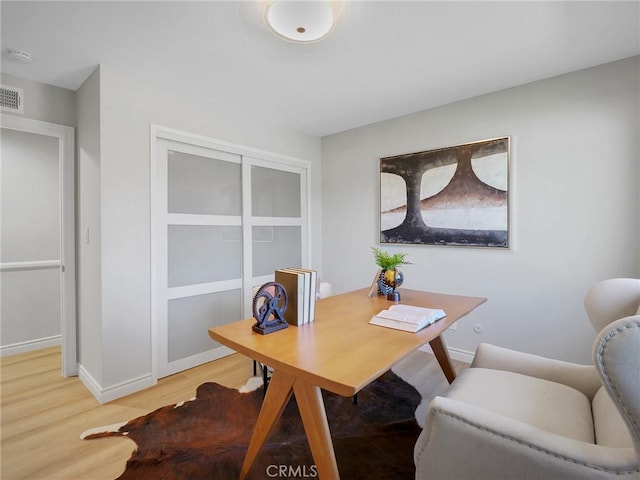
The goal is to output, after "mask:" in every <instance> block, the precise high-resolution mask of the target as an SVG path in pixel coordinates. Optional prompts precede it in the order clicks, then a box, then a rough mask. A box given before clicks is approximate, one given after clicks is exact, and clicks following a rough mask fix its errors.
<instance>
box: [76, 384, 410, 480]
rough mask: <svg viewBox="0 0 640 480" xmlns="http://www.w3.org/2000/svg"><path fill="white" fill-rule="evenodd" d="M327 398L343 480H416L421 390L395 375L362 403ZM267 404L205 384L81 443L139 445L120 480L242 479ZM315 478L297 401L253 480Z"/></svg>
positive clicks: (365, 393)
mask: <svg viewBox="0 0 640 480" xmlns="http://www.w3.org/2000/svg"><path fill="white" fill-rule="evenodd" d="M323 398H324V402H325V408H326V411H327V418H328V421H329V428H330V430H331V437H332V440H333V445H334V448H335V452H336V459H337V462H338V470H339V472H340V476H341V478H344V479H356V478H358V479H359V478H366V479H368V480H375V479H379V480H381V479H385V480H386V479H388V480H401V479H413V478H414V475H415V468H414V464H413V447H414V444H415V442H416V439H417V437H418V435H419V433H420V427H419V426H418V424H417V422H416V418H415V416H414V413H415V411H416V408H417V407H418V405H419V404H420V402H421V395H420V394H419V393H418V392H417V391H416V389H415V388H413V387H412V386H411V385H409V384H408V383H406V382H405V381H404V380H402V379H401V378H400V377H399V376H398V375H396V374H395V373H393V372H391V371H390V372H387V373H386V374H385V375H383V376H382V377H380V378H379V379H378V380H377V381H375V382H374V383H372V384H371V385H369V386H368V387H366V388H365V389H364V390H362V391H361V392H360V393H359V394H358V402H357V404H354V402H353V401H352V399H351V398H345V397H340V396H338V395H334V394H331V393H328V392H324V391H323ZM262 400H263V392H262V389H261V388H260V389H258V390H255V391H251V392H248V393H240V392H239V391H238V390H234V389H230V388H226V387H223V386H221V385H218V384H216V383H205V384H202V385H200V386H199V387H198V389H197V393H196V398H194V399H193V400H190V401H188V402H183V403H179V404H175V405H169V406H166V407H162V408H160V409H158V410H156V411H154V412H151V413H149V414H147V415H145V416H143V417H139V418H136V419H134V420H131V421H129V422H128V423H126V424H124V425H122V426H119V425H117V426H115V427H116V428H114V429H113V430H112V431H109V430H110V429H109V427H103V428H98V429H92V430H90V431H87V432H85V433H84V434H83V436H82V438H85V439H95V438H102V437H107V436H121V437H125V438H129V439H131V440H133V441H134V442H135V443H136V445H137V449H136V450H135V451H134V452H133V454H132V456H131V458H130V459H129V460H128V461H127V465H126V469H125V471H124V473H123V474H122V475H121V476H120V477H118V478H119V479H121V480H125V479H135V480H145V479H149V480H159V479H165V480H199V479H203V480H204V479H206V480H231V479H236V478H238V475H239V472H240V467H241V465H242V461H243V459H244V456H245V453H246V449H247V446H248V444H249V439H250V437H251V433H252V429H253V427H254V425H255V423H256V419H257V417H258V412H259V410H260V406H261V404H262ZM117 427H119V428H117ZM96 432H97V433H96ZM314 477H316V478H317V471H316V469H315V465H314V462H313V458H312V456H311V452H310V450H309V446H308V443H307V440H306V436H305V434H304V429H303V426H302V422H301V420H300V415H299V413H298V409H297V406H296V405H295V398H294V397H292V399H291V401H290V402H289V404H288V406H287V408H286V409H285V411H284V413H283V415H282V418H281V419H280V421H279V423H278V426H277V427H276V429H275V431H274V432H273V433H272V435H271V436H270V437H269V439H268V440H267V443H266V444H265V446H264V447H263V450H262V451H261V453H260V455H259V457H258V458H257V460H256V463H255V464H254V466H253V469H252V471H251V474H250V476H249V478H251V479H269V478H314Z"/></svg>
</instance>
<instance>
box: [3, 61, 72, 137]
mask: <svg viewBox="0 0 640 480" xmlns="http://www.w3.org/2000/svg"><path fill="white" fill-rule="evenodd" d="M0 83H2V84H3V85H9V86H11V87H17V88H21V89H22V90H23V91H24V104H23V107H24V113H22V114H17V113H15V114H14V113H7V112H3V113H2V114H3V115H18V116H20V117H25V118H32V119H34V120H40V121H43V122H51V123H58V124H60V125H67V126H70V127H75V126H76V104H75V92H73V91H71V90H67V89H65V88H60V87H54V86H53V85H47V84H45V83H39V82H33V81H31V80H25V79H24V78H19V77H14V76H13V75H7V74H6V73H3V74H1V75H0Z"/></svg>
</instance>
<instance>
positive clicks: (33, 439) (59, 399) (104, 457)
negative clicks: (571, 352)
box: [0, 347, 468, 480]
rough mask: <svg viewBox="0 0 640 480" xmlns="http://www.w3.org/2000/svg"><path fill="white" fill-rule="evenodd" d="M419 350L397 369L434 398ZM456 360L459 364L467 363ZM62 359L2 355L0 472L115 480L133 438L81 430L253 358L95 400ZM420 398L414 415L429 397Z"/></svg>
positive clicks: (227, 375) (231, 371)
mask: <svg viewBox="0 0 640 480" xmlns="http://www.w3.org/2000/svg"><path fill="white" fill-rule="evenodd" d="M417 353H418V354H420V353H422V352H417ZM422 355H423V357H421V358H422V360H420V361H416V360H415V359H414V360H412V359H411V358H409V357H407V358H406V359H405V360H403V361H402V362H400V363H399V364H398V365H397V367H398V370H397V373H399V374H400V375H401V376H402V377H403V378H405V380H407V381H410V383H413V384H415V383H414V382H413V381H411V380H412V379H413V380H416V379H417V380H416V382H417V383H419V384H420V385H421V386H422V387H421V388H418V390H420V393H421V394H422V396H423V398H431V397H433V396H434V395H436V394H440V393H441V392H444V391H445V390H446V388H447V383H446V381H445V379H444V376H443V375H442V371H441V370H440V367H439V366H438V364H437V362H436V360H435V358H434V357H433V356H432V355H428V354H424V353H422ZM424 355H428V357H427V361H426V362H425V361H424V358H425V357H424ZM453 364H454V367H455V368H456V370H457V371H458V372H459V371H460V370H462V369H463V368H466V367H467V366H468V365H467V364H465V363H462V362H457V361H454V362H453ZM60 365H61V354H60V348H59V347H52V348H47V349H42V350H37V351H34V352H29V353H24V354H20V355H13V356H10V357H4V358H0V379H1V383H0V388H1V390H0V417H1V424H0V426H1V430H0V440H1V443H0V478H2V480H21V479H24V480H27V479H28V480H44V479H47V480H49V479H59V480H103V479H104V480H112V479H114V478H116V477H118V476H119V475H120V474H121V473H122V472H123V471H124V468H125V464H126V460H127V459H128V458H129V457H130V456H131V453H132V452H133V450H134V448H135V444H134V443H133V442H132V441H130V440H127V439H123V438H116V437H114V438H102V439H100V440H94V441H88V440H80V434H81V433H82V432H84V431H85V430H88V429H90V428H94V427H100V426H104V425H111V424H114V423H120V422H126V421H128V420H131V419H133V418H136V417H139V416H141V415H145V414H147V413H149V412H151V411H153V410H155V409H157V408H160V407H162V406H165V405H170V404H173V403H177V402H180V401H184V400H189V399H190V398H193V396H194V395H195V389H196V388H197V387H198V386H199V385H200V384H202V383H204V382H208V381H215V382H217V383H220V384H221V385H225V386H227V387H231V388H239V387H240V386H242V385H244V384H245V382H246V380H247V378H248V377H249V376H251V375H252V374H253V367H252V362H251V360H250V359H248V358H246V357H244V356H242V355H240V354H234V355H230V356H228V357H225V358H222V359H220V360H217V361H215V362H211V363H209V364H206V365H202V366H200V367H196V368H193V369H191V370H187V371H185V372H181V373H178V374H175V375H172V376H170V377H167V378H163V379H161V380H160V381H159V382H158V385H156V386H155V387H152V388H149V389H146V390H143V391H142V392H138V393H135V394H132V395H129V396H127V397H124V398H121V399H118V400H114V401H112V402H110V403H107V404H105V405H100V404H99V403H98V402H97V401H96V400H95V398H94V397H93V396H92V395H91V393H89V391H88V390H87V389H86V388H85V386H84V385H83V384H82V382H81V381H80V380H79V379H78V377H70V378H63V377H62V376H61V374H60ZM394 370H396V368H395V367H394ZM423 403H424V405H421V408H422V411H421V408H419V410H418V413H417V415H419V416H422V415H423V411H424V408H426V404H427V403H428V402H423Z"/></svg>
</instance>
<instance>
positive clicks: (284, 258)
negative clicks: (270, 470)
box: [152, 128, 309, 378]
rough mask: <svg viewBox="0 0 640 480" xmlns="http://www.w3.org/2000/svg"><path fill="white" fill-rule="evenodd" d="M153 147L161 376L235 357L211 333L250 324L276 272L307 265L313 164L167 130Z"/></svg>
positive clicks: (156, 135) (156, 132)
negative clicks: (256, 294) (256, 300)
mask: <svg viewBox="0 0 640 480" xmlns="http://www.w3.org/2000/svg"><path fill="white" fill-rule="evenodd" d="M152 144H153V145H154V150H155V151H154V152H153V156H154V157H155V165H154V168H153V179H152V203H153V208H154V215H153V218H154V226H153V232H154V233H153V237H154V238H153V256H154V259H155V261H154V262H153V264H154V272H153V278H154V285H153V297H154V299H153V305H154V311H153V325H154V335H153V336H154V348H155V351H156V360H155V368H154V370H155V372H156V374H157V377H158V378H161V377H164V376H167V375H171V374H173V373H176V372H179V371H182V370H185V369H188V368H191V367H194V366H196V365H200V364H202V363H205V362H208V361H212V360H215V359H217V358H220V357H221V356H224V355H228V354H229V353H232V351H231V350H230V349H228V348H227V347H224V346H221V345H219V344H217V343H215V342H214V341H213V340H211V339H210V338H209V336H208V334H207V330H208V329H209V328H211V327H213V326H216V325H220V324H224V323H229V322H233V321H236V320H239V319H241V318H245V317H248V316H251V315H252V296H253V291H254V290H255V288H256V287H259V286H260V285H261V284H263V283H265V282H266V281H272V280H273V272H274V270H275V269H276V268H281V267H284V266H304V265H307V264H308V255H309V252H308V246H307V244H308V234H307V213H306V212H307V199H306V195H307V166H306V162H301V161H294V160H289V161H285V160H283V159H278V160H275V159H274V158H268V157H269V155H268V154H265V155H262V156H260V155H256V152H255V151H248V149H244V148H243V147H238V146H233V145H227V144H222V145H221V144H219V143H215V142H214V141H208V140H206V139H202V138H201V137H194V136H190V135H188V134H183V133H179V132H175V131H169V130H165V129H161V128H152ZM246 153H251V155H247V154H246ZM261 157H262V158H261ZM264 157H267V158H264Z"/></svg>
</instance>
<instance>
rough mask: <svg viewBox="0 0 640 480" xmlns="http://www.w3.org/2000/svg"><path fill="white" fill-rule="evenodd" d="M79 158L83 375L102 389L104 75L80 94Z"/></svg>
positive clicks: (96, 74)
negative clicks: (101, 217) (101, 118)
mask: <svg viewBox="0 0 640 480" xmlns="http://www.w3.org/2000/svg"><path fill="white" fill-rule="evenodd" d="M76 102H77V118H78V134H77V143H78V146H77V148H76V152H77V153H76V155H77V171H76V177H77V184H78V192H77V195H76V198H77V202H76V203H77V212H76V219H77V220H76V229H77V231H78V236H77V240H76V250H77V260H78V261H77V270H78V276H77V282H76V283H77V287H78V288H77V289H78V292H77V293H78V295H77V304H78V309H77V315H78V332H77V338H78V364H79V365H80V372H81V374H88V375H91V377H92V378H93V381H94V382H96V384H97V387H96V388H99V387H98V386H99V385H101V384H102V380H103V375H102V352H103V346H102V330H103V325H102V268H101V263H102V262H101V254H102V248H101V233H100V232H101V230H100V206H101V201H100V197H101V191H100V70H99V68H98V69H96V70H95V71H94V72H93V73H92V74H91V75H90V76H89V78H87V80H85V82H84V83H83V84H82V86H81V87H80V88H79V89H78V91H77V92H76Z"/></svg>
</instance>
